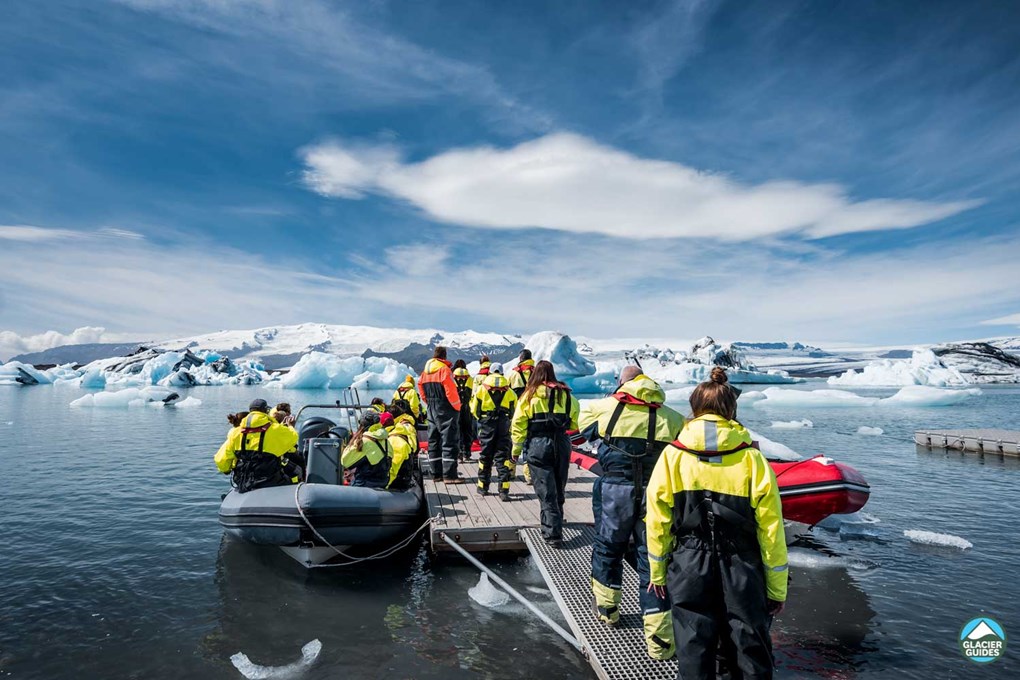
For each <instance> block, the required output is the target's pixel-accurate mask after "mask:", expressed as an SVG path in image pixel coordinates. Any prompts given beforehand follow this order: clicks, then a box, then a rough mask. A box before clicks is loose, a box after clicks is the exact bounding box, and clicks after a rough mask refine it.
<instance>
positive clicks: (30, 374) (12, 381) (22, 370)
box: [0, 361, 53, 385]
mask: <svg viewBox="0 0 1020 680" xmlns="http://www.w3.org/2000/svg"><path fill="white" fill-rule="evenodd" d="M52 383H53V378H51V377H50V376H49V375H48V374H47V373H46V372H45V371H40V370H38V369H37V368H35V367H34V366H31V365H29V364H23V363H21V362H20V361H9V362H7V363H6V364H2V365H0V385H50V384H52Z"/></svg>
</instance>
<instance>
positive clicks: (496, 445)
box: [478, 415, 517, 492]
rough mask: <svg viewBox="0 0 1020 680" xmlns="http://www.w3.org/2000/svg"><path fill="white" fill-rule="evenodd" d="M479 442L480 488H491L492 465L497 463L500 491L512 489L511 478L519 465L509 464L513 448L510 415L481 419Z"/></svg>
mask: <svg viewBox="0 0 1020 680" xmlns="http://www.w3.org/2000/svg"><path fill="white" fill-rule="evenodd" d="M478 442H479V443H480V444H481V445H482V451H481V455H480V456H479V458H478V488H480V489H484V490H486V491H488V490H489V484H490V483H491V481H492V466H493V464H495V465H496V476H497V477H498V478H499V490H500V492H503V491H510V479H511V476H512V475H513V470H514V468H516V467H517V466H513V467H511V466H510V465H509V464H508V463H509V462H510V453H511V451H512V450H513V442H512V441H511V439H510V416H509V415H504V416H496V417H490V418H488V419H486V420H483V421H479V423H478Z"/></svg>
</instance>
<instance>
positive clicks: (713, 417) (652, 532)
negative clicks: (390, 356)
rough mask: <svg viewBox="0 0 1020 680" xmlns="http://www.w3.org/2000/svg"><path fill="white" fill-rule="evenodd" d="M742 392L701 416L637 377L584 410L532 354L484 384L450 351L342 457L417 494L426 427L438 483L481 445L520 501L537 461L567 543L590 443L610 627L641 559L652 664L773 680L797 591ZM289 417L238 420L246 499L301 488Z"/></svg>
mask: <svg viewBox="0 0 1020 680" xmlns="http://www.w3.org/2000/svg"><path fill="white" fill-rule="evenodd" d="M738 394H739V390H737V389H736V388H734V387H732V386H731V385H730V384H729V383H728V379H727V375H726V371H725V370H724V369H722V368H719V367H716V368H714V369H713V371H712V374H711V379H710V380H708V381H706V382H704V383H701V384H700V385H698V386H697V387H696V388H695V390H694V392H693V393H692V394H691V397H690V407H691V412H692V417H691V418H690V419H689V420H688V419H685V417H684V416H683V415H682V414H681V413H679V412H678V411H676V410H675V409H673V408H670V407H669V406H667V405H665V393H664V391H663V390H662V388H661V387H660V386H659V385H657V384H656V383H655V381H654V380H652V379H651V378H649V377H648V376H646V375H644V374H643V373H642V371H641V369H640V368H639V367H637V366H628V367H626V368H624V369H623V370H622V372H621V375H620V379H619V384H618V386H617V388H616V389H615V390H614V392H613V393H612V394H610V395H609V396H607V397H605V398H602V399H597V400H594V401H591V402H588V403H587V404H586V405H585V407H584V408H583V409H582V408H581V407H580V404H579V402H578V400H577V398H576V397H575V396H574V395H573V394H572V393H571V391H570V388H569V387H568V386H567V385H566V384H564V383H563V382H560V381H559V380H557V378H556V374H555V370H554V367H553V365H552V364H551V363H550V362H548V361H538V362H535V361H534V360H533V359H532V357H531V355H530V353H529V352H528V351H527V350H525V351H524V352H522V354H521V356H520V357H519V361H518V364H517V366H516V367H515V368H514V369H513V370H512V371H511V372H510V375H509V376H504V375H503V368H502V366H501V365H500V364H498V363H493V362H491V361H489V360H488V357H482V361H481V367H480V370H479V372H478V374H476V375H475V376H471V375H470V374H469V372H468V370H467V368H466V366H465V365H464V364H463V362H458V364H451V363H450V362H449V361H448V360H447V352H446V349H445V348H443V347H437V348H436V349H435V352H434V354H433V357H432V358H431V359H430V360H429V361H428V362H427V363H426V364H425V367H424V370H423V371H422V374H421V376H420V378H419V381H418V383H417V385H415V383H414V379H413V377H411V376H408V379H407V380H406V381H405V382H404V383H403V384H402V385H401V386H400V387H398V388H397V390H396V391H395V392H394V395H393V399H392V401H391V403H390V404H388V405H387V404H385V403H378V404H375V406H376V407H377V408H375V409H372V410H370V411H369V412H368V413H366V414H365V415H364V416H363V417H362V419H361V422H360V424H359V427H358V429H357V431H355V432H354V433H353V435H352V436H351V438H350V440H349V442H348V443H347V445H346V447H345V449H344V451H343V454H342V457H341V460H342V463H343V466H344V468H345V479H346V483H348V484H351V485H354V486H369V487H377V488H397V489H400V488H407V485H409V484H411V483H412V477H411V463H410V461H411V459H412V458H413V455H414V453H415V452H416V451H417V448H418V447H417V441H418V440H417V433H416V424H417V423H419V422H421V421H425V422H426V423H427V426H428V459H429V470H430V473H431V475H432V476H433V477H434V478H435V479H436V480H440V481H445V482H446V483H449V484H458V483H463V482H464V479H463V478H462V477H461V475H460V474H459V472H458V462H460V461H463V460H465V459H469V458H470V450H471V449H470V447H471V443H472V441H473V440H474V438H475V435H476V433H477V438H478V440H479V442H480V444H481V450H480V457H479V463H478V466H479V467H478V487H477V492H478V493H480V494H487V493H488V492H489V487H490V485H491V482H492V476H493V468H494V467H495V473H496V476H497V477H498V483H499V495H500V498H501V499H502V500H504V501H508V500H510V496H509V491H510V482H511V480H512V478H513V476H514V475H515V474H516V466H517V465H518V464H523V465H525V470H526V474H527V475H529V476H530V480H531V482H532V484H533V486H534V490H535V494H536V496H538V499H539V503H540V506H541V513H540V514H541V525H542V535H543V537H544V538H545V540H546V541H547V543H549V544H550V545H551V546H553V547H561V546H562V541H563V505H564V490H565V486H566V482H567V475H568V471H569V465H570V456H571V440H570V436H569V434H568V433H570V432H571V431H579V432H580V434H581V435H582V436H583V437H584V438H585V439H586V440H588V441H589V442H592V443H593V446H594V449H595V452H596V456H597V458H598V462H599V465H600V467H601V474H600V475H599V476H598V477H597V479H596V480H595V482H594V487H593V496H592V506H593V512H594V519H595V534H596V536H595V541H594V544H593V546H592V559H591V585H592V595H593V597H594V601H595V615H596V616H597V617H598V619H599V620H600V621H602V622H603V623H605V624H606V625H608V626H615V625H617V624H618V623H619V620H620V602H621V600H622V583H623V563H624V561H627V562H628V563H630V564H631V565H632V566H633V567H634V568H635V569H636V571H637V573H638V577H639V582H640V591H639V593H638V596H639V601H640V605H641V612H642V617H643V620H644V633H645V639H646V642H647V651H648V654H649V656H651V657H652V658H655V659H670V658H673V657H674V656H676V657H677V660H678V663H679V667H680V677H683V678H715V677H716V674H717V673H718V672H726V673H728V674H729V676H730V677H734V678H771V677H772V673H773V661H772V652H771V642H770V637H769V627H770V625H771V620H772V617H773V616H775V615H776V614H777V613H778V612H779V611H781V609H782V608H783V603H784V602H785V600H786V594H787V578H788V572H787V554H786V542H785V534H784V528H783V518H782V507H781V502H780V498H779V490H778V485H777V483H776V479H775V475H774V473H773V472H772V469H771V467H770V466H769V464H768V462H767V461H766V459H765V457H764V456H763V454H762V453H761V451H760V450H758V448H757V447H756V444H755V442H753V441H752V438H751V434H750V433H749V431H748V430H747V429H746V428H744V426H743V425H741V424H740V422H739V421H738V420H737V396H738ZM380 402H381V400H380ZM289 411H290V409H289V407H288V406H287V405H286V404H280V405H278V406H277V407H276V408H275V409H273V411H272V412H270V411H269V409H268V405H267V404H266V402H265V401H263V400H261V399H256V400H255V401H254V402H252V404H251V406H250V407H249V411H248V412H247V413H243V414H235V415H234V416H232V420H231V423H232V425H233V426H234V427H233V428H232V429H231V431H230V433H229V435H228V437H227V441H226V442H224V444H223V446H222V447H221V448H220V450H219V452H217V454H216V464H217V467H218V468H219V469H220V470H221V471H222V472H233V474H234V481H235V485H238V486H239V488H240V485H241V484H242V483H243V484H245V485H247V486H248V488H257V485H267V486H268V485H272V484H277V483H281V484H282V483H290V481H291V475H292V474H294V473H295V469H294V467H295V466H300V464H301V461H300V459H297V458H293V459H292V458H290V457H291V456H293V455H294V446H295V445H296V443H297V432H296V431H295V430H294V428H293V417H292V416H291V415H290V413H289ZM298 470H299V467H298ZM252 484H255V485H256V486H251V485H252Z"/></svg>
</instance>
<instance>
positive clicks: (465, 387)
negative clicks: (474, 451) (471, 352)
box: [453, 359, 475, 463]
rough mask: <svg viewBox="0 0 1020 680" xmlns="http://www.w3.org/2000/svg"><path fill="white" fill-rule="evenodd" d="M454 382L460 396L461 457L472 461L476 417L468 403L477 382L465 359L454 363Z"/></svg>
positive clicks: (462, 459)
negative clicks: (472, 377)
mask: <svg viewBox="0 0 1020 680" xmlns="http://www.w3.org/2000/svg"><path fill="white" fill-rule="evenodd" d="M453 382H454V383H456V384H457V395H458V396H459V397H460V403H461V409H460V459H461V461H463V462H465V463H470V462H471V445H472V444H474V442H475V419H474V417H473V416H472V415H471V409H470V408H469V407H468V405H469V404H470V403H471V395H472V394H473V393H474V391H475V383H474V381H473V380H472V379H471V373H470V371H468V370H467V364H466V363H464V360H463V359H457V363H455V364H454V365H453Z"/></svg>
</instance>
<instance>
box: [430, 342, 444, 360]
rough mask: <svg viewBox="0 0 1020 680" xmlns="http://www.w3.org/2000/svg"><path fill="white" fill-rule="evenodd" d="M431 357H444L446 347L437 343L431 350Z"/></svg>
mask: <svg viewBox="0 0 1020 680" xmlns="http://www.w3.org/2000/svg"><path fill="white" fill-rule="evenodd" d="M432 358H433V359H445V358H446V348H445V347H443V346H442V345H437V346H436V348H435V350H433V352H432Z"/></svg>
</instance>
